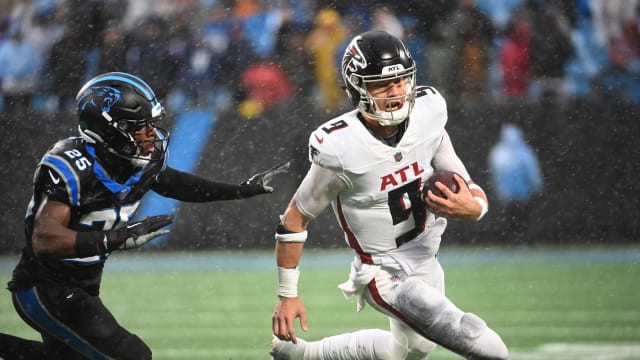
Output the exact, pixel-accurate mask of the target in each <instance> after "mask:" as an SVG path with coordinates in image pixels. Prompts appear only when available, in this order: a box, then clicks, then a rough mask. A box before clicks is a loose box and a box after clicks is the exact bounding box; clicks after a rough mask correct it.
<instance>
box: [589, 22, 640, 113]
mask: <svg viewBox="0 0 640 360" xmlns="http://www.w3.org/2000/svg"><path fill="white" fill-rule="evenodd" d="M596 82H597V88H598V89H599V90H600V92H601V93H604V94H606V95H607V96H608V97H611V98H614V99H622V100H624V101H627V102H631V103H635V104H640V29H639V28H638V22H637V21H636V20H635V19H629V20H627V21H626V23H625V25H624V27H623V29H622V32H621V33H620V34H619V35H618V36H617V37H615V38H613V39H612V40H611V47H610V48H609V64H608V66H607V68H606V69H605V70H604V71H602V73H601V74H600V75H599V76H598V78H597V79H596Z"/></svg>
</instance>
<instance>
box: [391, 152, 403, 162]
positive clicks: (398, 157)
mask: <svg viewBox="0 0 640 360" xmlns="http://www.w3.org/2000/svg"><path fill="white" fill-rule="evenodd" d="M393 158H394V159H395V160H396V162H400V160H402V153H401V152H397V153H396V154H395V155H393Z"/></svg>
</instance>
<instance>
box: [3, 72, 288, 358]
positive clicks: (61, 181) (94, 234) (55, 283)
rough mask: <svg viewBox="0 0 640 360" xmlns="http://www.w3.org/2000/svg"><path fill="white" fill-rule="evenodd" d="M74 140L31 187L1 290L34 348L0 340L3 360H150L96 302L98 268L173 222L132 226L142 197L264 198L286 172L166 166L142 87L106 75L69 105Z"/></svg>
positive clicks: (162, 136) (49, 156)
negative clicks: (17, 252)
mask: <svg viewBox="0 0 640 360" xmlns="http://www.w3.org/2000/svg"><path fill="white" fill-rule="evenodd" d="M76 102H77V111H78V117H79V131H80V135H81V136H79V137H71V138H67V139H64V140H61V141H58V142H57V143H56V144H54V145H53V146H52V147H51V148H50V149H49V150H48V151H47V152H46V154H45V155H44V156H43V157H42V160H41V161H40V163H39V164H38V166H37V168H36V171H35V175H34V178H33V197H32V199H31V201H30V203H29V206H28V209H27V214H26V221H25V235H26V238H25V246H24V248H23V250H22V257H21V259H20V262H19V263H18V265H17V266H16V268H15V270H14V271H13V277H12V279H11V280H10V281H9V283H8V289H9V290H10V291H11V295H12V299H13V303H14V306H15V309H16V311H17V312H18V314H19V315H20V316H21V317H22V319H23V320H24V321H25V322H26V323H28V324H29V325H30V326H31V327H33V328H34V329H35V330H37V331H38V332H40V334H41V336H42V342H39V341H30V340H25V339H21V338H18V337H14V336H11V335H6V334H0V357H3V358H4V359H65V360H68V359H86V358H89V359H136V360H140V359H151V350H150V349H149V347H148V346H147V345H146V344H145V343H144V342H143V341H142V340H141V339H140V338H139V337H138V336H136V335H135V334H132V333H130V332H129V331H127V330H126V329H125V328H123V327H122V326H120V324H118V322H117V321H116V319H115V318H114V316H113V315H112V314H111V312H109V310H108V309H107V308H106V307H105V306H104V304H103V303H102V301H101V300H100V297H99V290H100V281H101V276H102V271H103V267H104V263H105V261H106V260H107V258H108V257H109V255H110V254H111V253H112V252H113V251H116V250H129V249H133V248H137V247H140V246H142V245H144V244H145V243H146V242H148V241H149V240H151V239H153V238H155V237H157V236H160V235H163V234H166V233H167V232H168V231H169V230H167V229H166V226H168V225H170V224H171V223H172V222H173V220H174V219H173V215H158V216H151V217H147V218H144V219H142V220H139V221H132V216H133V215H134V212H135V210H136V209H137V208H138V206H139V205H140V201H141V199H142V197H143V195H144V194H145V193H147V192H148V191H149V190H153V191H155V192H157V193H158V194H161V195H163V196H166V197H170V198H174V199H177V200H181V201H187V202H207V201H217V200H233V199H243V198H248V197H252V196H255V195H259V194H263V193H270V192H272V191H273V188H272V187H270V186H268V181H269V179H270V178H271V177H272V176H273V175H274V174H276V173H279V172H283V171H285V170H286V167H287V164H284V165H281V166H278V167H275V168H272V169H269V170H267V171H265V172H263V173H260V174H256V175H254V176H252V177H251V178H250V179H248V180H246V181H244V182H242V183H240V184H239V185H236V184H227V183H223V182H216V181H211V180H207V179H204V178H201V177H198V176H195V175H193V174H189V173H185V172H181V171H178V170H176V169H173V168H171V167H170V166H168V165H167V147H168V143H169V134H168V132H167V131H166V130H164V129H162V128H160V127H157V122H158V121H159V120H161V119H162V116H163V114H164V110H163V108H162V105H161V103H160V102H159V101H158V99H157V98H156V95H155V93H154V91H153V90H152V89H151V88H150V87H149V85H147V83H145V82H144V81H143V80H142V79H140V78H138V77H136V76H134V75H132V74H128V73H121V72H111V73H105V74H102V75H99V76H97V77H95V78H93V79H91V80H89V81H88V82H87V83H86V84H85V85H84V86H83V87H82V88H81V89H80V91H79V92H78V95H77V96H76Z"/></svg>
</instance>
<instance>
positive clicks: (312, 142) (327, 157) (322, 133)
mask: <svg viewBox="0 0 640 360" xmlns="http://www.w3.org/2000/svg"><path fill="white" fill-rule="evenodd" d="M348 127H349V123H348V122H347V121H346V119H344V118H335V119H332V120H329V121H327V122H326V123H324V124H322V125H321V126H320V127H318V128H317V129H316V130H315V131H313V132H312V133H311V136H310V137H309V160H310V161H311V162H313V163H316V164H318V165H320V166H322V167H325V168H328V169H336V168H339V167H340V166H341V164H340V154H339V152H338V150H337V149H336V144H335V142H336V138H337V137H340V136H339V135H338V134H339V133H340V132H341V131H344V130H345V129H347V128H348Z"/></svg>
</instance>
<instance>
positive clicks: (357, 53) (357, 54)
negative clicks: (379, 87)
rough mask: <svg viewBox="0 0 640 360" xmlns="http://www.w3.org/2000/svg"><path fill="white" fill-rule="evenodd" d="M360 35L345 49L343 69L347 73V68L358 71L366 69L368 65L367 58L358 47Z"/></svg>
mask: <svg viewBox="0 0 640 360" xmlns="http://www.w3.org/2000/svg"><path fill="white" fill-rule="evenodd" d="M360 38H361V37H360V36H358V37H356V38H355V39H353V41H351V44H349V46H348V47H347V50H345V53H344V57H343V58H342V69H343V71H344V72H345V73H346V72H347V70H349V71H350V72H356V71H358V69H364V68H366V67H367V59H365V58H364V55H363V54H362V51H361V50H360V48H359V47H358V40H360Z"/></svg>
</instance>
